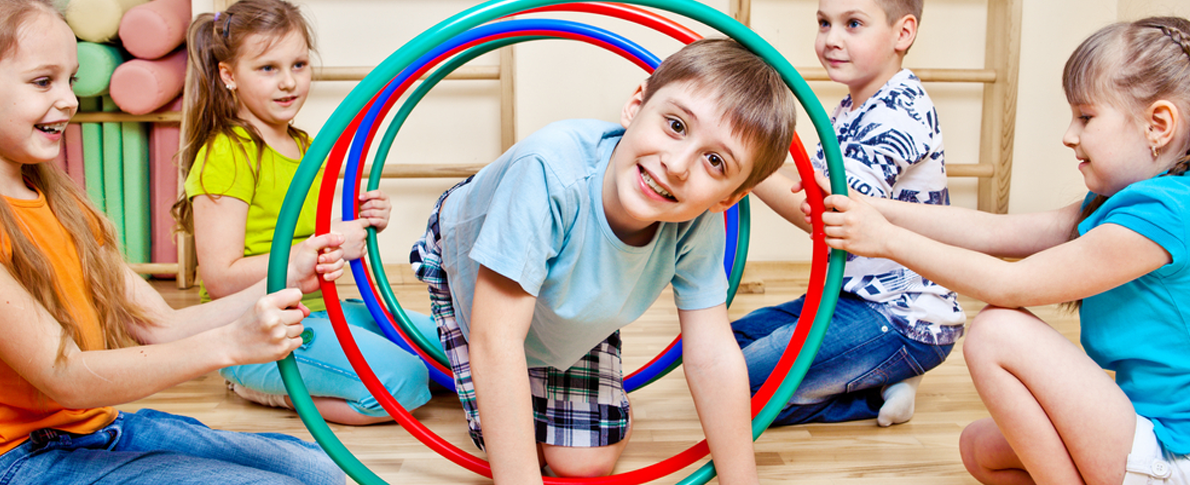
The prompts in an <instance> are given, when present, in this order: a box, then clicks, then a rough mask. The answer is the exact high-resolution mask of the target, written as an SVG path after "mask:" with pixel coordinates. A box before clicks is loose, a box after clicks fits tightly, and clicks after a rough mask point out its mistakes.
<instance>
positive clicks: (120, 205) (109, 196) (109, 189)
mask: <svg viewBox="0 0 1190 485" xmlns="http://www.w3.org/2000/svg"><path fill="white" fill-rule="evenodd" d="M103 110H104V111H118V110H117V109H116V103H113V102H112V98H110V97H107V96H104V97H103ZM102 125H103V198H104V200H105V201H106V203H107V210H106V211H105V212H107V217H108V219H111V220H112V224H114V225H115V226H116V241H117V242H118V243H119V245H120V250H121V251H124V250H125V248H127V247H128V246H127V243H126V239H125V238H124V166H123V165H124V164H123V163H121V159H122V158H124V136H123V135H122V134H121V132H120V123H118V122H104V123H102ZM124 255H125V256H127V255H128V253H124Z"/></svg>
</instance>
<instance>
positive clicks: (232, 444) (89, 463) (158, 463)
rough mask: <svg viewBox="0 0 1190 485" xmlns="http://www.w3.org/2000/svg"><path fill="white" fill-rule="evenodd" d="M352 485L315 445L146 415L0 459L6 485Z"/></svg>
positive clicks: (36, 441) (49, 438)
mask: <svg viewBox="0 0 1190 485" xmlns="http://www.w3.org/2000/svg"><path fill="white" fill-rule="evenodd" d="M345 480H346V476H345V475H344V474H343V471H342V470H340V469H339V467H338V466H337V465H335V463H334V462H333V461H331V459H330V457H328V456H327V455H326V453H325V452H323V451H322V448H320V447H319V446H318V445H317V444H316V443H311V442H308V441H302V440H300V439H297V438H294V437H292V436H288V435H283V434H278V433H236V432H232V431H221V430H214V429H211V428H208V427H207V426H206V425H203V424H202V423H200V422H198V420H196V419H193V418H189V417H185V416H178V415H174V414H168V413H163V412H160V411H154V410H152V409H142V410H140V411H138V412H136V413H131V414H130V413H124V412H121V413H120V414H119V415H118V416H117V417H116V420H115V421H113V422H112V424H110V425H108V426H106V427H104V428H102V429H99V430H98V431H95V432H94V433H89V434H81V435H80V434H74V433H67V432H64V431H58V430H54V429H42V430H38V431H35V432H34V433H32V434H31V435H30V439H29V440H28V441H26V442H24V443H21V444H20V446H17V447H16V448H13V449H11V450H9V451H8V452H6V453H4V454H3V455H0V485H16V484H30V483H52V484H55V485H68V484H112V485H116V484H134V483H135V484H140V483H143V484H163V483H166V484H170V485H185V484H196V485H197V484H211V483H218V484H221V485H223V484H232V485H236V484H243V485H247V484H260V483H269V484H292V485H297V484H319V485H332V484H334V485H342V484H343V483H344V482H345Z"/></svg>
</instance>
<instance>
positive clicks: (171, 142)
mask: <svg viewBox="0 0 1190 485" xmlns="http://www.w3.org/2000/svg"><path fill="white" fill-rule="evenodd" d="M158 1H160V0H158ZM181 134H182V132H181V129H180V127H179V126H178V124H177V123H154V124H153V127H152V129H151V130H150V131H149V180H150V181H151V183H150V184H149V197H150V198H151V199H152V203H151V204H150V207H151V208H150V209H149V210H150V214H149V217H150V220H151V224H152V231H153V237H152V238H151V245H150V256H151V257H150V260H151V261H152V262H154V263H176V262H178V246H177V244H175V243H174V238H173V232H174V231H173V229H174V217H173V215H172V214H170V209H171V208H173V205H174V202H176V201H177V200H178V167H177V164H175V163H174V155H175V154H177V152H178V145H179V143H180V140H181Z"/></svg>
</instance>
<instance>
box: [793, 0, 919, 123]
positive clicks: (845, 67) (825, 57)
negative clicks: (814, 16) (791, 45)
mask: <svg viewBox="0 0 1190 485" xmlns="http://www.w3.org/2000/svg"><path fill="white" fill-rule="evenodd" d="M907 23H912V25H908V27H909V28H908V29H907V28H906V27H907ZM916 28H917V26H916V20H915V19H914V18H913V17H912V16H906V17H904V18H902V19H897V20H896V21H894V22H893V23H892V25H889V21H888V17H887V16H886V15H885V13H884V9H883V8H881V7H880V6H879V5H877V4H876V0H820V1H819V2H818V37H817V38H816V39H815V41H814V52H816V53H817V54H818V61H819V62H821V63H822V67H825V68H826V73H827V75H829V76H830V78H831V80H832V81H835V82H837V83H841V84H845V85H847V88H848V91H850V94H851V99H852V100H853V101H854V104H853V106H857V107H858V106H860V105H862V104H863V103H864V101H866V100H867V99H868V98H869V97H871V96H872V95H873V94H875V93H876V91H878V90H879V89H880V87H881V86H883V85H884V83H885V82H887V81H888V80H889V79H890V78H892V76H893V75H894V74H896V73H897V71H900V70H901V55H902V53H903V52H904V51H906V50H908V49H909V46H910V45H912V44H913V37H914V36H915V35H916ZM898 51H900V52H898Z"/></svg>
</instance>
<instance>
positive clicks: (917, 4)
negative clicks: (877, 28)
mask: <svg viewBox="0 0 1190 485" xmlns="http://www.w3.org/2000/svg"><path fill="white" fill-rule="evenodd" d="M876 4H877V5H879V6H880V8H882V9H884V15H885V16H886V17H888V25H892V24H893V22H896V21H898V20H901V18H902V17H904V16H906V15H912V16H913V18H914V19H916V20H917V23H918V24H921V10H922V6H923V5H924V4H925V0H876Z"/></svg>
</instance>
